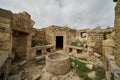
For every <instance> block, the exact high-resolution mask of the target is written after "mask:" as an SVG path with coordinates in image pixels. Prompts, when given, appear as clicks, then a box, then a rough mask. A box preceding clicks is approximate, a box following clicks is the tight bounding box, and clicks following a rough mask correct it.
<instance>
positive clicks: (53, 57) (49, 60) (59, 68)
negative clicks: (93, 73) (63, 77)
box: [46, 53, 70, 74]
mask: <svg viewBox="0 0 120 80" xmlns="http://www.w3.org/2000/svg"><path fill="white" fill-rule="evenodd" d="M69 70H70V61H69V56H68V55H65V54H62V53H54V54H48V55H47V56H46V71H47V72H49V73H52V74H66V73H67V72H68V71H69Z"/></svg>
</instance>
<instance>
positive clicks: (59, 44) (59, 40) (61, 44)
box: [56, 36, 63, 49]
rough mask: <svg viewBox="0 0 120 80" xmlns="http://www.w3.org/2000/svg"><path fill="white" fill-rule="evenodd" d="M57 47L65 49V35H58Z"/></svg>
mask: <svg viewBox="0 0 120 80" xmlns="http://www.w3.org/2000/svg"><path fill="white" fill-rule="evenodd" d="M56 49H63V36H56Z"/></svg>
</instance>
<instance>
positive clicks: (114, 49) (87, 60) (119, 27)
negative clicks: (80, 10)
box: [0, 0, 120, 80]
mask: <svg viewBox="0 0 120 80" xmlns="http://www.w3.org/2000/svg"><path fill="white" fill-rule="evenodd" d="M113 1H114V2H116V3H117V4H116V7H115V23H114V27H108V28H106V29H81V30H77V29H72V28H69V27H65V26H64V27H62V26H57V25H51V26H48V27H47V28H41V29H35V28H33V26H34V24H35V22H34V21H33V20H32V19H31V16H30V14H28V13H27V12H25V11H23V12H20V13H12V12H11V11H9V10H5V9H1V8H0V80H120V53H119V52H120V37H119V36H120V14H119V13H120V0H113Z"/></svg>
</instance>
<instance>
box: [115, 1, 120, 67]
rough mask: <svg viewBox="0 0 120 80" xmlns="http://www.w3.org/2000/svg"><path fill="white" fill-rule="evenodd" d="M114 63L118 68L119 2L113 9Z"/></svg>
mask: <svg viewBox="0 0 120 80" xmlns="http://www.w3.org/2000/svg"><path fill="white" fill-rule="evenodd" d="M114 25H115V48H116V52H115V61H116V63H117V65H118V66H120V0H118V2H117V4H116V7H115V23H114Z"/></svg>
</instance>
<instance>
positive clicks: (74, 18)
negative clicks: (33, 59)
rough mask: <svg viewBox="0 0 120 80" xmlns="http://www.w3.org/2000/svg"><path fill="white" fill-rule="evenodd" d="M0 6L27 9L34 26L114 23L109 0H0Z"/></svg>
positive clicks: (111, 24) (108, 24)
mask: <svg viewBox="0 0 120 80" xmlns="http://www.w3.org/2000/svg"><path fill="white" fill-rule="evenodd" d="M0 7H1V8H5V9H9V10H11V11H12V12H19V11H24V10H25V11H27V12H28V13H30V14H31V16H32V18H33V20H35V22H36V24H35V26H34V27H36V28H42V27H46V26H49V25H52V24H55V25H60V26H64V25H68V26H70V27H73V28H78V29H79V28H94V27H95V26H96V25H98V24H99V25H101V26H103V27H106V26H113V23H114V3H113V2H112V1H111V0H24V1H23V0H1V2H0Z"/></svg>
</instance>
